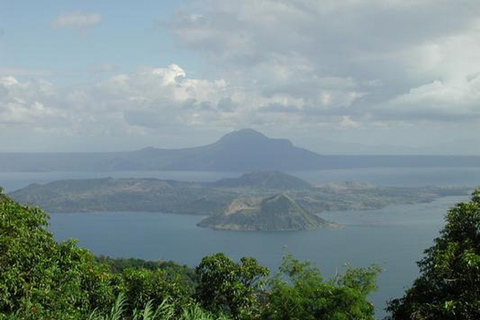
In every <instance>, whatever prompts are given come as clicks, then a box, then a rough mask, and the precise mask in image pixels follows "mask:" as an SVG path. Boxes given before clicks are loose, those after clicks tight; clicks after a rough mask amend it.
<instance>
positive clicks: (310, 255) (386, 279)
mask: <svg viewBox="0 0 480 320" xmlns="http://www.w3.org/2000/svg"><path fill="white" fill-rule="evenodd" d="M463 200H466V197H446V198H442V199H439V200H437V201H435V202H432V203H428V204H425V203H423V204H416V205H409V206H392V207H389V208H385V209H382V210H375V211H362V212H358V211H357V212H349V211H346V212H337V213H329V214H326V215H325V217H326V218H328V219H330V220H333V221H338V222H341V223H343V224H345V227H342V228H328V229H323V230H315V231H302V232H228V231H214V230H210V229H204V228H199V227H197V226H196V223H197V222H198V221H199V220H200V219H201V218H199V217H195V216H187V215H174V214H154V213H133V212H132V213H113V212H110V213H99V214H83V213H82V214H52V215H51V216H52V219H51V223H52V225H51V230H52V231H53V232H54V234H55V235H56V237H57V239H59V240H63V239H67V238H77V239H79V242H80V245H82V246H84V247H87V248H89V249H91V250H92V251H93V252H94V253H95V254H104V255H110V256H113V257H138V258H143V259H150V260H158V259H163V260H174V261H177V262H180V263H182V264H187V265H189V266H196V265H197V264H198V263H199V262H200V260H201V258H202V257H203V256H205V255H208V254H213V253H216V252H225V253H227V254H228V255H229V256H231V257H232V258H235V259H238V258H240V257H242V256H253V257H256V258H257V259H258V260H259V261H260V262H261V263H262V264H263V265H266V266H268V267H270V268H271V269H272V270H273V269H276V268H277V267H278V265H279V264H280V262H281V259H282V257H283V255H284V254H285V253H287V252H288V253H291V254H293V255H294V256H295V257H297V258H298V259H301V260H310V261H313V262H314V263H316V265H317V266H318V267H320V268H321V269H322V271H323V273H324V275H325V276H328V277H330V276H332V275H333V274H335V272H337V271H339V272H342V271H344V265H345V263H351V264H352V265H353V266H368V265H370V264H371V263H376V264H379V265H380V266H382V267H383V268H384V269H385V271H384V272H383V273H382V274H381V276H380V278H379V282H378V284H379V287H380V290H379V291H378V292H377V293H375V294H374V295H373V296H372V299H373V301H374V302H375V305H376V306H377V308H378V309H377V315H378V316H379V317H380V316H383V315H384V312H383V310H382V309H383V308H384V307H385V301H386V300H387V299H389V298H391V297H398V296H400V295H401V294H402V292H403V289H404V288H405V287H407V286H409V285H410V284H411V282H412V280H413V279H414V278H415V277H416V276H417V274H418V271H417V267H416V265H415V261H417V260H418V259H420V258H421V256H422V252H423V250H424V249H425V248H427V247H429V246H430V245H431V244H432V240H433V238H434V237H436V236H437V234H438V231H439V229H440V228H441V226H442V223H443V215H444V213H445V212H446V210H447V209H448V208H449V207H450V206H452V205H453V204H454V203H456V202H458V201H463Z"/></svg>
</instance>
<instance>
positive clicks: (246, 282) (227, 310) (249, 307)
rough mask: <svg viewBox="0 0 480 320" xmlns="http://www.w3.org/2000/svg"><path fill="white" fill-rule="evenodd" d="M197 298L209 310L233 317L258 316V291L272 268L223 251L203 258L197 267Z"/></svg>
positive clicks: (247, 317) (248, 317) (250, 317)
mask: <svg viewBox="0 0 480 320" xmlns="http://www.w3.org/2000/svg"><path fill="white" fill-rule="evenodd" d="M196 271H197V274H198V279H199V284H198V287H197V291H196V297H197V299H198V300H199V302H200V303H201V305H202V306H204V307H205V308H206V309H207V310H210V311H212V312H215V313H224V314H227V315H230V316H231V317H232V318H234V319H255V318H257V317H258V316H259V314H260V301H259V299H258V292H259V289H260V286H261V280H262V279H263V277H265V276H267V275H268V273H269V270H268V269H267V268H265V267H262V266H260V265H259V264H258V262H257V261H256V260H255V259H253V258H245V257H244V258H242V259H241V260H240V263H235V262H234V261H233V260H232V259H230V258H228V257H227V256H225V255H224V254H223V253H217V254H215V255H212V256H207V257H205V258H203V259H202V261H201V263H200V264H199V265H198V267H197V269H196Z"/></svg>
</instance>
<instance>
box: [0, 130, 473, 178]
mask: <svg viewBox="0 0 480 320" xmlns="http://www.w3.org/2000/svg"><path fill="white" fill-rule="evenodd" d="M366 167H480V157H475V156H469V157H467V156H335V155H320V154H317V153H315V152H312V151H309V150H306V149H302V148H299V147H296V146H294V145H293V144H292V143H291V142H290V141H289V140H286V139H272V138H268V137H267V136H265V135H264V134H262V133H260V132H258V131H255V130H252V129H243V130H239V131H234V132H231V133H229V134H227V135H225V136H223V137H222V138H221V139H220V140H218V141H217V142H214V143H212V144H209V145H206V146H201V147H195V148H184V149H157V148H145V149H141V150H137V151H130V152H97V153H0V171H16V172H28V171H30V172H32V171H33V172H38V171H147V170H179V171H238V172H252V171H266V170H269V171H271V170H275V171H298V170H321V169H339V168H366Z"/></svg>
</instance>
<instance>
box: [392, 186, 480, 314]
mask: <svg viewBox="0 0 480 320" xmlns="http://www.w3.org/2000/svg"><path fill="white" fill-rule="evenodd" d="M418 266H419V268H420V273H421V274H420V276H419V278H418V279H416V280H415V282H414V283H413V285H412V287H411V288H410V289H408V290H407V291H406V293H405V296H404V297H402V298H400V299H395V300H392V301H390V302H389V306H388V308H387V310H388V311H390V312H391V316H390V317H389V319H394V320H404V319H405V320H406V319H409V320H410V319H411V320H438V319H442V320H450V319H452V320H453V319H459V320H460V319H461V320H470V319H471V320H474V319H475V320H478V319H480V190H476V191H474V192H473V194H472V198H471V201H469V202H462V203H459V204H457V205H456V206H455V207H453V208H452V209H450V210H449V211H448V214H447V216H446V225H445V227H444V228H443V230H441V232H440V236H439V237H438V238H437V239H435V241H434V245H433V246H432V247H430V248H429V249H427V250H425V257H424V258H423V259H422V260H420V261H419V262H418Z"/></svg>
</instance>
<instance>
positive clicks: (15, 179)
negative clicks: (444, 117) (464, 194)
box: [0, 168, 480, 191]
mask: <svg viewBox="0 0 480 320" xmlns="http://www.w3.org/2000/svg"><path fill="white" fill-rule="evenodd" d="M291 174H293V175H295V176H298V177H300V178H302V179H305V180H306V181H309V182H311V183H314V184H320V183H328V182H341V181H360V182H369V183H373V184H376V185H380V186H405V187H415V186H426V185H436V186H452V185H456V186H465V185H466V186H478V185H480V168H361V169H338V170H318V171H296V172H291ZM240 175H241V173H238V172H204V171H200V172H199V171H108V172H0V186H1V187H3V188H5V189H6V190H7V191H14V190H16V189H20V188H23V187H26V186H27V185H29V184H30V183H40V184H43V183H48V182H51V181H55V180H62V179H87V178H105V177H113V178H132V177H133V178H159V179H174V180H179V181H204V182H207V181H216V180H218V179H221V178H231V177H238V176H240Z"/></svg>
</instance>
